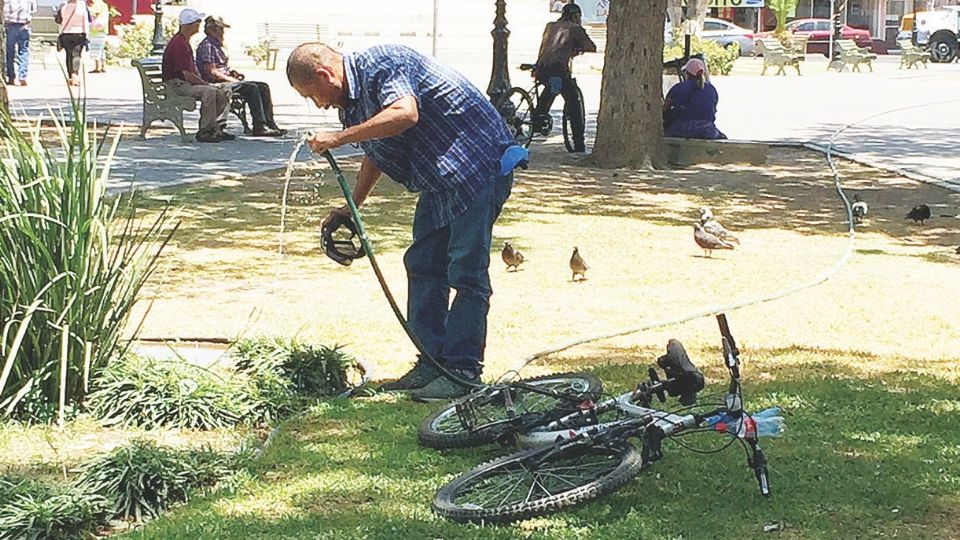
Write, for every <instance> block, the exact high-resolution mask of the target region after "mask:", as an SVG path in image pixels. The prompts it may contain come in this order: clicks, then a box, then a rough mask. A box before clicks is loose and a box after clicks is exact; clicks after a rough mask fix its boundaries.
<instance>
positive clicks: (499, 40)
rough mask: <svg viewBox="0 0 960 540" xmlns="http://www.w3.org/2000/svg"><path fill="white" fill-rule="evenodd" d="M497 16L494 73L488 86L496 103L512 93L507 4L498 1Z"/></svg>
mask: <svg viewBox="0 0 960 540" xmlns="http://www.w3.org/2000/svg"><path fill="white" fill-rule="evenodd" d="M496 5H497V16H496V18H495V19H493V32H491V35H493V72H492V73H491V75H490V84H489V85H488V86H487V95H488V96H490V101H493V102H494V103H496V102H497V100H498V99H499V98H500V96H503V95H505V94H506V93H507V92H509V91H510V72H509V70H508V69H507V38H508V37H510V30H507V2H506V0H496Z"/></svg>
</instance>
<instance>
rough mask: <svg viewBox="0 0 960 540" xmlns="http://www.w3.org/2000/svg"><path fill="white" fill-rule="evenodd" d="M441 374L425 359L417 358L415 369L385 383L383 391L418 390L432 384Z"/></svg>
mask: <svg viewBox="0 0 960 540" xmlns="http://www.w3.org/2000/svg"><path fill="white" fill-rule="evenodd" d="M439 374H440V372H439V371H437V370H436V369H435V368H434V367H433V366H430V365H428V364H427V362H426V361H424V360H417V363H416V364H414V366H413V369H411V370H410V371H408V372H406V373H405V374H404V375H403V377H400V378H399V379H397V380H395V381H392V382H388V383H384V384H383V385H381V386H380V390H381V391H382V392H402V391H406V390H416V389H418V388H423V387H424V386H427V385H428V384H430V382H431V381H433V380H434V379H436V378H437V376H438V375H439Z"/></svg>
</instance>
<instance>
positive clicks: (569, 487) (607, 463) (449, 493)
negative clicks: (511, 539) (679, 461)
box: [433, 441, 643, 523]
mask: <svg viewBox="0 0 960 540" xmlns="http://www.w3.org/2000/svg"><path fill="white" fill-rule="evenodd" d="M561 444H568V445H571V447H570V450H569V451H568V452H557V450H558V447H559V445H554V446H552V447H547V448H537V449H533V450H525V451H522V452H517V453H514V454H511V455H509V456H506V457H502V458H500V459H496V460H493V461H491V462H488V463H485V464H483V465H480V466H478V467H475V468H473V469H471V470H469V471H467V472H465V473H463V474H461V475H460V476H458V477H457V478H454V479H453V480H451V481H450V482H448V483H447V484H446V485H444V486H443V487H442V488H440V490H439V491H437V494H436V495H435V496H434V499H433V510H434V512H436V513H437V514H439V515H440V516H443V517H445V518H447V519H450V520H453V521H458V522H471V523H482V522H488V523H510V522H513V521H519V520H521V519H528V518H531V517H536V516H543V515H547V514H553V513H556V512H559V511H561V510H564V509H567V508H572V507H574V506H578V505H581V504H583V503H586V502H589V501H592V500H595V499H598V498H600V497H602V496H604V495H606V494H608V493H610V492H613V491H615V490H617V489H618V488H620V487H621V486H623V485H624V484H626V483H627V482H629V481H630V480H631V479H633V478H634V477H635V476H637V474H639V473H640V471H641V470H642V469H643V458H642V456H641V453H640V451H639V450H638V449H637V448H636V447H635V446H633V445H632V444H629V443H627V442H621V443H619V444H618V445H616V446H600V445H590V444H588V443H584V442H582V441H576V442H573V443H561ZM551 452H553V455H552V456H550V455H547V454H548V453H551ZM538 457H544V459H545V460H546V461H544V462H543V463H540V464H539V466H537V467H536V468H535V469H534V468H533V467H532V466H531V465H532V464H531V462H532V461H533V460H535V459H537V458H538ZM525 462H526V463H525ZM544 464H549V467H544V466H543V465H544ZM575 475H577V476H579V475H582V478H577V476H575ZM498 477H500V478H498ZM503 479H506V480H507V482H509V483H503ZM524 479H528V480H529V482H528V483H525V482H524ZM498 480H500V481H501V483H500V484H498V483H497V481H498ZM514 480H516V481H515V482H514ZM564 484H565V485H564ZM528 485H529V487H527V486H528ZM557 485H561V486H562V487H559V488H556V489H553V488H554V486H557ZM498 486H503V488H502V490H500V491H497V487H498ZM508 487H509V490H508V489H507V488H508ZM518 487H519V488H520V489H519V490H518V489H517V488H518ZM537 487H539V490H538V489H536V488H537ZM538 491H539V492H542V493H543V495H544V496H541V497H540V498H537V499H532V500H531V497H532V496H533V495H539V493H538ZM524 492H526V493H527V495H526V497H525V498H524V500H523V501H519V502H512V501H513V500H515V499H511V497H512V496H516V497H519V496H522V495H523V493H524ZM501 496H502V498H501ZM471 499H473V500H477V501H479V502H481V503H483V504H477V503H476V502H471ZM488 500H489V501H490V502H493V501H497V500H499V502H497V503H496V504H494V505H492V506H491V505H489V504H486V501H488Z"/></svg>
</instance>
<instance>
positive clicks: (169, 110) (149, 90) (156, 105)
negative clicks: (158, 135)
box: [131, 57, 252, 142]
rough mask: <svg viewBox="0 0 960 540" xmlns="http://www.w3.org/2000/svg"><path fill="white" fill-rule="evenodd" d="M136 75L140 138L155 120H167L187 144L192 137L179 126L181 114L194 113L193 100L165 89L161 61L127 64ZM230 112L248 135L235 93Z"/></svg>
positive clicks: (244, 113) (242, 108)
mask: <svg viewBox="0 0 960 540" xmlns="http://www.w3.org/2000/svg"><path fill="white" fill-rule="evenodd" d="M131 63H132V64H133V66H134V67H135V68H137V71H138V72H139V73H140V82H141V84H142V85H143V123H142V124H141V125H140V138H141V139H143V138H146V136H147V130H148V129H150V125H151V124H153V123H154V122H156V121H157V120H161V121H162V120H169V121H170V122H173V125H175V126H176V127H177V129H178V130H179V131H180V137H181V139H182V140H183V141H184V142H189V141H190V140H191V139H192V135H187V131H186V129H184V127H183V111H195V110H196V109H197V100H195V99H193V98H191V97H187V96H178V95H176V94H174V93H173V92H170V91H168V90H167V84H166V83H165V82H163V79H162V77H161V73H162V67H163V61H162V60H161V59H160V58H159V57H148V58H142V59H140V60H133V61H132V62H131ZM230 112H232V113H233V114H234V115H236V116H237V118H239V119H240V123H241V124H243V132H244V133H251V132H252V131H251V129H250V126H249V124H247V104H246V102H245V101H243V98H241V97H240V95H239V94H234V95H233V97H232V98H231V100H230Z"/></svg>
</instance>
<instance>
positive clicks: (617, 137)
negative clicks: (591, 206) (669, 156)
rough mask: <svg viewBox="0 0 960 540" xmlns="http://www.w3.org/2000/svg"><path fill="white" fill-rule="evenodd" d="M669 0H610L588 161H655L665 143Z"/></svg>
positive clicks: (655, 164)
mask: <svg viewBox="0 0 960 540" xmlns="http://www.w3.org/2000/svg"><path fill="white" fill-rule="evenodd" d="M666 8H667V0H643V1H642V2H641V1H639V0H631V1H623V0H621V1H618V2H610V14H609V16H608V17H607V46H606V52H605V53H604V60H603V81H602V82H601V85H600V113H599V114H598V115H597V139H596V142H595V143H594V148H593V156H592V158H591V159H592V162H593V163H594V164H595V165H597V166H599V167H611V168H612V167H651V166H653V167H659V166H661V165H663V163H664V148H663V116H662V113H661V108H662V106H663V23H664V14H665V13H666Z"/></svg>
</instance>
